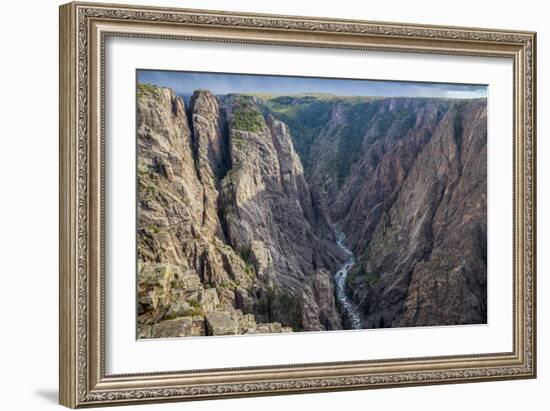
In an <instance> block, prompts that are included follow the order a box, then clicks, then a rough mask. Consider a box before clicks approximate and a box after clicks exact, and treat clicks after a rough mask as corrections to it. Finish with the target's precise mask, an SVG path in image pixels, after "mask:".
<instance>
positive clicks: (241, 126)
mask: <svg viewBox="0 0 550 411" xmlns="http://www.w3.org/2000/svg"><path fill="white" fill-rule="evenodd" d="M235 103H236V107H237V108H236V110H235V112H234V113H233V124H232V126H233V128H234V129H235V130H240V131H248V132H250V133H258V132H259V131H261V130H262V129H263V127H264V125H265V122H264V117H263V115H262V113H261V112H260V111H259V110H258V109H257V107H256V105H255V104H254V103H252V102H251V101H250V100H249V99H247V98H244V97H241V96H239V97H237V98H236V100H235ZM242 143H243V144H244V140H243V141H242Z"/></svg>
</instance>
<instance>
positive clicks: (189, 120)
mask: <svg viewBox="0 0 550 411" xmlns="http://www.w3.org/2000/svg"><path fill="white" fill-rule="evenodd" d="M60 30H61V31H60V184H61V189H60V210H61V211H60V222H61V223H60V296H61V297H60V324H61V329H60V402H61V403H62V404H63V405H66V406H68V407H73V408H74V407H81V406H94V405H95V406H103V405H115V404H128V403H140V402H151V401H169V400H182V401H183V400H198V399H205V398H208V399H214V398H225V397H239V396H251V395H266V394H290V393H301V392H316V391H326V390H347V389H369V388H378V387H395V386H408V385H418V384H439V383H457V382H475V381H487V380H499V379H512V378H533V377H535V375H536V330H535V323H536V318H535V314H536V306H535V303H536V301H535V295H536V293H535V272H536V267H535V261H536V259H535V252H536V238H535V218H536V216H535V203H536V199H535V152H536V151H535V134H536V127H535V115H536V113H535V100H536V99H535V84H536V80H535V67H536V64H535V62H536V56H535V50H536V43H535V40H536V38H535V33H532V32H517V31H507V30H487V29H471V28H459V27H440V26H420V25H408V24H394V23H376V22H365V21H348V20H330V19H317V18H311V17H307V18H306V17H290V16H275V15H256V14H244V13H239V14H237V13H230V12H218V11H200V10H186V9H167V8H154V7H135V6H121V5H116V6H115V5H106V4H91V3H70V4H66V5H63V6H61V8H60Z"/></svg>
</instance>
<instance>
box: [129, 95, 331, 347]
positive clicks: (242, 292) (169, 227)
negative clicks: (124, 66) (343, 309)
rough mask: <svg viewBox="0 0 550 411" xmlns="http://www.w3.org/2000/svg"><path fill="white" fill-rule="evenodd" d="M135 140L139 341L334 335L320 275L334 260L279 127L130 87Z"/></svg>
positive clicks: (239, 109) (243, 110)
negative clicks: (328, 332) (296, 332)
mask: <svg viewBox="0 0 550 411" xmlns="http://www.w3.org/2000/svg"><path fill="white" fill-rule="evenodd" d="M226 103H227V102H226ZM137 137H138V138H137V140H138V303H139V304H138V316H139V321H138V322H139V324H140V327H139V328H140V329H139V335H140V336H141V337H143V338H147V337H153V338H154V337H167V336H171V335H172V336H180V335H204V334H207V335H227V334H242V333H262V332H286V331H289V330H292V329H295V330H302V329H303V330H325V329H339V328H341V327H342V323H341V319H340V316H339V314H338V311H337V309H336V306H335V301H334V293H333V289H332V282H331V280H330V272H329V271H327V269H326V268H327V267H330V268H333V267H335V266H336V265H337V264H338V262H339V258H341V256H339V254H338V250H337V249H336V248H335V247H334V244H333V241H332V238H331V237H329V236H319V235H317V234H316V232H315V227H316V225H317V221H316V217H315V213H314V211H313V204H312V200H311V195H310V192H309V189H308V186H307V183H306V182H305V179H304V175H303V169H302V165H301V163H300V159H299V157H298V155H297V154H296V152H295V151H294V148H293V145H292V139H291V137H290V133H289V130H288V127H287V126H286V125H285V124H283V123H282V122H280V121H278V120H276V119H274V118H273V117H267V118H266V119H264V117H263V115H262V114H261V113H260V112H259V110H258V108H257V107H256V105H255V104H254V103H252V102H251V101H250V100H249V99H245V98H241V97H240V96H233V97H232V98H230V99H229V107H228V106H226V107H223V108H222V107H221V106H220V102H219V100H218V99H217V98H216V97H215V96H214V95H213V94H212V93H210V92H209V91H197V92H195V93H194V94H193V96H192V97H191V99H190V102H189V107H185V102H184V101H183V100H182V99H181V98H180V97H178V96H176V95H175V94H174V92H173V91H171V90H169V89H165V88H159V87H154V86H149V85H140V86H139V88H138V136H137ZM176 320H177V321H176ZM201 321H202V322H203V324H202V325H200V324H199V323H200V322H201Z"/></svg>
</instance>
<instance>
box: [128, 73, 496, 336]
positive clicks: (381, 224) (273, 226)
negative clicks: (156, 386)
mask: <svg viewBox="0 0 550 411" xmlns="http://www.w3.org/2000/svg"><path fill="white" fill-rule="evenodd" d="M136 174H137V176H136V260H137V272H136V282H137V286H136V288H137V296H136V299H137V310H136V315H137V338H138V339H151V338H153V339H154V338H176V337H199V336H229V335H249V334H273V333H292V332H319V331H338V330H340V331H343V330H366V329H375V328H396V327H421V326H459V325H473V324H486V323H487V87H486V86H485V85H476V84H450V83H425V82H405V81H382V80H362V79H335V78H314V77H297V76H274V75H253V74H227V73H204V72H188V71H162V70H137V73H136Z"/></svg>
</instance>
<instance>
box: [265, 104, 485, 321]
mask: <svg viewBox="0 0 550 411" xmlns="http://www.w3.org/2000/svg"><path fill="white" fill-rule="evenodd" d="M293 103H294V104H300V105H303V106H304V107H305V108H304V110H306V109H307V107H310V106H311V109H308V110H310V111H312V112H315V113H317V118H318V119H321V121H322V122H323V124H322V125H320V124H317V125H316V127H317V129H318V130H319V133H318V134H317V135H316V136H314V137H313V138H312V139H310V140H309V144H306V145H304V144H303V142H302V143H296V145H297V146H299V147H302V152H303V153H304V155H306V156H307V157H308V159H307V161H305V164H308V169H307V170H306V176H307V179H308V183H309V186H310V187H311V189H312V190H313V191H314V193H313V196H314V197H316V198H318V199H319V203H320V209H321V210H322V212H323V213H324V214H325V215H327V216H328V217H327V218H328V219H329V220H331V221H332V222H333V223H335V224H336V225H337V226H338V227H339V228H340V229H341V230H342V231H343V232H344V233H345V234H346V243H347V244H349V245H350V246H351V248H352V249H353V251H354V252H355V254H356V255H357V256H358V260H359V261H358V263H357V264H356V265H355V266H354V267H353V269H352V271H351V273H350V274H349V275H348V283H347V288H348V292H349V293H350V294H351V295H352V296H353V297H354V300H355V302H356V303H357V304H358V305H359V306H360V308H361V310H362V316H363V321H362V325H363V327H364V328H376V327H393V326H415V325H441V324H465V323H468V324H471V323H483V322H485V321H486V316H487V307H486V241H487V240H486V232H487V231H486V181H487V180H486V179H487V171H486V162H487V158H486V137H487V129H486V115H487V113H486V100H485V99H478V100H445V99H421V98H393V99H360V98H350V99H338V98H333V99H327V98H324V99H318V102H317V103H315V104H314V103H312V102H311V101H309V102H307V101H304V99H303V98H302V99H301V100H300V99H297V100H296V101H294V102H293ZM268 105H269V106H270V109H271V110H272V111H274V112H275V113H277V105H276V104H273V103H268ZM285 113H286V111H285ZM304 113H305V114H304ZM304 113H301V114H298V115H299V116H302V117H304V116H305V118H306V119H307V118H309V114H307V113H308V112H307V111H304ZM276 115H277V114H276ZM285 115H287V114H283V115H282V116H281V117H282V118H284V117H285ZM287 120H288V121H289V123H290V124H293V123H294V122H293V119H287ZM312 121H313V120H312ZM297 130H300V128H299V127H297ZM293 136H298V137H300V138H303V139H309V138H310V137H309V136H308V135H307V133H305V132H304V131H302V132H301V133H293Z"/></svg>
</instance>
